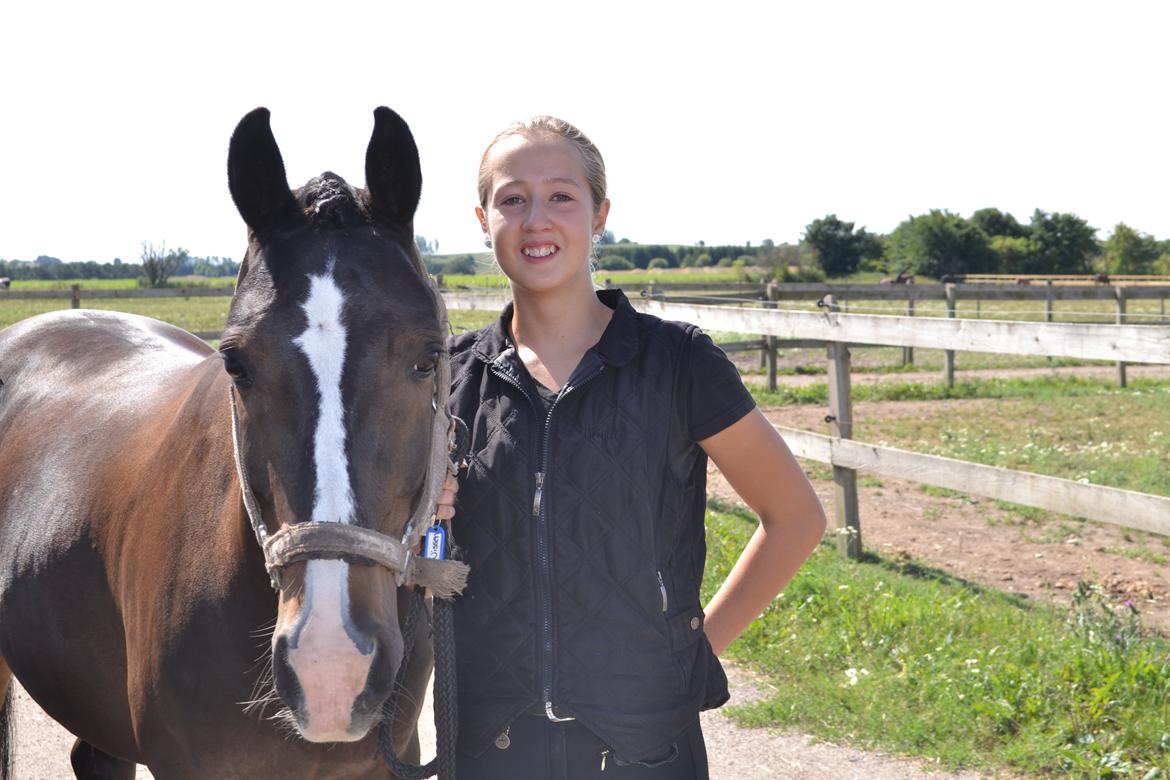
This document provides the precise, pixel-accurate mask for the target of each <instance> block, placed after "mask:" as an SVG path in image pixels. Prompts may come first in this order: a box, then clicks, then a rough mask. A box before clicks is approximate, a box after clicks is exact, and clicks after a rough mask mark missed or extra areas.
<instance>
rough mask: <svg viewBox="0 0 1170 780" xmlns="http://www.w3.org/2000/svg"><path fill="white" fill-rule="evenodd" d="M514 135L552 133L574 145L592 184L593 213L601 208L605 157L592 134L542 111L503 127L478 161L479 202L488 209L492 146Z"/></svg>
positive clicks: (603, 197) (590, 187)
mask: <svg viewBox="0 0 1170 780" xmlns="http://www.w3.org/2000/svg"><path fill="white" fill-rule="evenodd" d="M513 135H526V136H541V135H544V136H553V137H555V138H561V139H563V140H565V141H568V142H569V143H571V144H573V146H575V147H576V148H577V151H578V152H580V154H581V164H582V166H583V167H584V169H585V181H586V182H588V184H589V195H590V196H591V197H592V198H593V213H594V214H596V213H597V212H598V211H599V210H600V209H601V204H602V203H603V202H604V201H605V160H603V159H601V152H600V151H598V149H597V147H596V146H594V145H593V142H592V141H590V140H589V137H588V136H586V135H585V134H584V133H582V132H581V131H580V130H578V129H577V128H576V127H575V126H574V125H572V124H570V123H568V122H566V121H565V120H563V119H557V118H556V117H555V116H548V115H546V114H541V115H539V116H534V117H532V118H531V119H525V120H523V121H520V122H513V123H512V124H510V125H508V126H507V127H506V128H504V129H503V130H502V131H501V132H500V134H499V135H497V136H496V137H495V138H493V139H492V142H491V143H490V144H488V147H487V149H484V151H483V157H481V158H480V160H479V181H478V185H479V205H480V206H481V207H482V208H485V209H486V208H487V202H488V196H490V195H491V189H492V175H491V171H490V169H489V168H488V157H490V156H491V153H492V148H493V147H495V145H496V144H498V143H499V142H500V141H502V140H503V139H505V138H508V137H509V136H513Z"/></svg>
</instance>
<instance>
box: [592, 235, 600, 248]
mask: <svg viewBox="0 0 1170 780" xmlns="http://www.w3.org/2000/svg"><path fill="white" fill-rule="evenodd" d="M600 243H601V234H600V233H594V234H593V245H594V246H597V245H598V244H600Z"/></svg>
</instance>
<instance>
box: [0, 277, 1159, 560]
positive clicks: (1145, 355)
mask: <svg viewBox="0 0 1170 780" xmlns="http://www.w3.org/2000/svg"><path fill="white" fill-rule="evenodd" d="M714 286H715V285H698V286H696V287H694V288H693V289H701V290H710V289H711V288H712V287H714ZM685 287H686V286H685V285H678V286H671V287H670V288H667V287H666V286H665V285H662V286H658V287H657V289H652V290H651V294H650V296H649V297H640V296H634V295H632V296H630V300H631V303H632V304H633V305H634V307H635V308H637V309H639V310H641V311H645V312H648V313H651V314H655V315H657V316H660V317H664V318H669V319H675V320H684V321H687V322H693V323H695V324H697V325H699V326H701V327H703V328H706V329H707V330H722V331H732V332H737V333H750V334H756V335H759V336H761V337H763V339H765V341H763V342H761V343H763V344H765V345H769V344H770V345H771V348H772V354H773V355H774V350H775V346H776V345H777V344H779V343H787V344H806V345H812V344H816V345H820V344H825V345H828V353H829V372H828V384H829V413H828V415H827V416H826V422H827V423H828V424H829V435H827V436H826V435H822V434H817V433H812V432H809V431H804V430H799V429H795V428H787V427H783V426H776V428H777V430H779V431H780V432H781V433H782V434H783V436H784V438H785V440H786V441H787V442H788V445H789V446H790V447H791V448H792V450H793V452H794V453H796V454H797V455H798V456H799V457H803V458H808V459H810V460H816V461H820V462H823V463H827V464H829V465H831V466H832V468H833V480H834V483H835V487H834V492H835V504H836V518H837V527H838V533H839V537H838V539H839V544H840V546H841V549H842V551H843V552H845V553H846V554H848V555H853V556H856V555H859V554H860V551H861V524H860V518H859V517H858V511H857V484H856V475H857V472H858V471H866V472H872V473H874V474H879V475H884V476H889V477H894V478H900V479H907V480H911V481H916V482H920V483H923V484H927V485H935V486H938V487H944V488H950V489H952V490H958V491H962V492H965V493H970V494H974V495H980V496H985V497H988V498H994V499H999V500H1003V501H1011V502H1013V503H1016V504H1022V505H1024V506H1030V507H1037V508H1040V509H1049V510H1052V511H1056V512H1064V513H1066V514H1072V515H1076V516H1079V517H1085V518H1088V519H1091V520H1097V521H1100V522H1105V523H1112V524H1114V525H1121V526H1127V527H1130V528H1137V529H1140V530H1144V531H1150V532H1153V533H1158V534H1163V535H1168V536H1170V498H1165V497H1162V496H1154V495H1149V494H1145V493H1136V492H1133V491H1128V490H1119V489H1117V488H1110V487H1104V486H1101V485H1091V484H1084V483H1080V482H1073V481H1071V480H1066V479H1059V478H1055V477H1045V476H1041V475H1037V474H1029V473H1027V472H1020V471H1012V470H1009V469H1002V468H997V467H994V466H985V465H982V464H976V463H968V462H965V461H959V460H953V459H951V458H943V457H939V456H935V455H925V454H921V453H916V452H909V451H906V450H899V449H896V448H893V447H884V446H879V445H875V444H866V443H863V442H857V441H854V440H853V438H852V431H853V413H852V400H851V391H850V387H851V383H850V348H851V346H856V345H872V346H892V347H902V348H903V349H913V348H915V347H920V348H930V349H942V350H948V351H950V352H951V353H952V354H953V351H954V349H955V348H956V347H959V348H961V349H962V350H966V351H976V352H996V353H1002V354H1013V355H1032V356H1042V357H1068V358H1080V359H1086V360H1109V361H1116V362H1118V363H1119V365H1123V364H1124V363H1155V364H1170V326H1167V325H1162V324H1148V325H1131V324H1126V322H1125V317H1124V314H1125V309H1124V303H1123V302H1124V301H1125V300H1132V299H1139V298H1144V299H1151V298H1153V299H1157V298H1161V299H1163V301H1164V300H1165V298H1166V297H1170V286H1143V287H1136V286H1135V287H1103V286H1096V287H1088V286H1061V285H1044V286H1042V287H1040V286H1036V285H1032V286H1026V285H1025V286H1019V287H1015V286H1009V287H991V286H988V285H964V284H950V285H872V284H871V285H833V284H805V285H776V286H774V287H773V288H772V289H768V288H763V293H762V297H763V298H764V300H761V301H760V303H759V304H758V305H753V306H750V307H743V306H719V305H711V304H709V303H699V302H694V301H689V302H686V301H677V300H667V299H664V298H663V296H661V295H660V294H659V293H660V292H661V291H665V290H666V289H670V290H671V291H672V292H673V291H676V290H682V291H684V292H685V291H686V290H685V289H684V288H685ZM968 288H970V289H968ZM974 288H978V289H974ZM753 289H754V290H757V292H758V291H759V289H760V288H759V286H758V285H756V286H752V285H739V286H738V287H737V289H735V290H734V293H735V295H736V297H745V298H746V297H751V295H752V292H751V291H752V290H753ZM1119 290H1122V291H1123V292H1118V291H1119ZM231 292H232V291H231V289H230V288H212V287H189V288H168V289H162V290H98V289H94V290H88V289H87V290H84V291H83V290H82V289H81V288H80V287H78V286H76V285H75V286H74V287H73V288H72V289H70V290H35V291H22V290H0V302H3V301H4V300H10V299H38V298H42V299H53V298H67V299H69V300H70V301H71V305H72V306H73V307H75V308H77V307H80V305H81V301H82V295H83V294H84V297H85V298H93V299H117V298H126V299H129V298H162V297H186V298H194V297H217V296H218V297H225V296H228V295H231ZM1037 293H1039V295H1037ZM940 295H941V296H942V299H943V300H946V301H947V302H948V314H949V315H950V316H948V317H911V316H888V315H874V314H855V313H848V312H845V311H842V310H841V299H842V298H852V299H853V300H891V299H901V300H906V301H907V302H908V303H909V304H910V305H911V306H912V305H913V302H914V301H916V300H924V299H928V298H932V297H938V296H940ZM968 295H970V296H976V295H977V296H979V297H980V298H982V299H985V300H1045V301H1047V302H1048V304H1047V305H1048V307H1049V311H1050V310H1051V309H1050V307H1051V301H1053V300H1088V299H1103V300H1109V299H1110V298H1111V297H1112V299H1113V300H1117V301H1119V302H1121V303H1120V304H1119V305H1120V306H1121V308H1120V309H1119V313H1118V317H1117V320H1118V323H1117V324H1113V325H1104V324H1083V323H1063V322H1062V323H1056V322H1051V321H1049V322H1021V321H999V320H982V319H963V318H957V317H955V316H954V315H953V308H954V305H953V304H954V302H955V301H957V300H958V299H959V298H960V297H962V296H968ZM510 297H511V296H510V294H509V293H508V292H507V291H504V290H501V291H497V292H489V293H472V292H465V291H454V290H453V291H447V292H445V293H444V298H445V299H446V301H447V306H448V308H450V309H456V310H457V309H467V310H488V311H499V310H500V309H501V308H502V307H503V306H504V304H506V303H507V302H508V300H510ZM757 297H760V296H759V295H757ZM816 299H821V300H822V302H823V303H824V304H825V306H824V308H823V309H822V310H821V311H819V312H808V311H784V310H781V309H778V308H775V307H777V306H778V305H779V302H780V301H783V300H816ZM703 300H707V298H706V297H704V299H703ZM1163 306H1164V303H1163ZM911 313H912V310H911ZM1049 319H1051V317H1049ZM196 335H199V336H201V337H203V338H218V337H219V334H218V333H201V334H196ZM772 366H773V371H772V376H773V378H774V358H773V363H772ZM953 367H954V362H953V358H951V359H950V360H948V374H949V376H951V377H953Z"/></svg>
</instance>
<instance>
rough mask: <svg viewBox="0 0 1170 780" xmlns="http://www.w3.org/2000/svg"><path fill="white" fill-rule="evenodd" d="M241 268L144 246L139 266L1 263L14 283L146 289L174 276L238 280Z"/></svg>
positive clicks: (46, 258)
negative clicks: (99, 283)
mask: <svg viewBox="0 0 1170 780" xmlns="http://www.w3.org/2000/svg"><path fill="white" fill-rule="evenodd" d="M239 270H240V264H239V263H238V262H237V261H235V260H232V259H230V258H227V257H216V256H211V257H194V256H192V255H191V253H190V252H188V251H187V250H186V249H183V248H182V247H179V248H178V249H167V248H166V244H165V243H164V244H162V245H161V246H159V247H155V246H154V244H149V243H146V242H143V244H142V254H141V256H140V258H139V262H137V263H124V262H122V260H121V258H117V257H116V258H114V261H113V262H112V263H99V262H96V261H93V260H85V261H81V262H63V261H62V260H60V259H59V258H56V257H52V256H50V255H40V256H38V257H37V258H36V259H35V260H4V259H0V277H8V278H9V279H12V280H14V281H28V280H64V279H137V280H138V283H139V285H141V286H143V287H165V286H166V285H167V283H168V282H169V280H170V278H171V277H172V276H207V277H225V276H226V277H233V278H234V277H235V276H236V274H237V273H239Z"/></svg>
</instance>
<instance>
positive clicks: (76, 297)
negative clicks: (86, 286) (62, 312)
mask: <svg viewBox="0 0 1170 780" xmlns="http://www.w3.org/2000/svg"><path fill="white" fill-rule="evenodd" d="M69 289H70V290H72V291H73V295H72V297H71V298H70V301H69V305H70V306H71V307H72V308H74V309H80V308H81V285H80V284H71V285H69Z"/></svg>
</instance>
